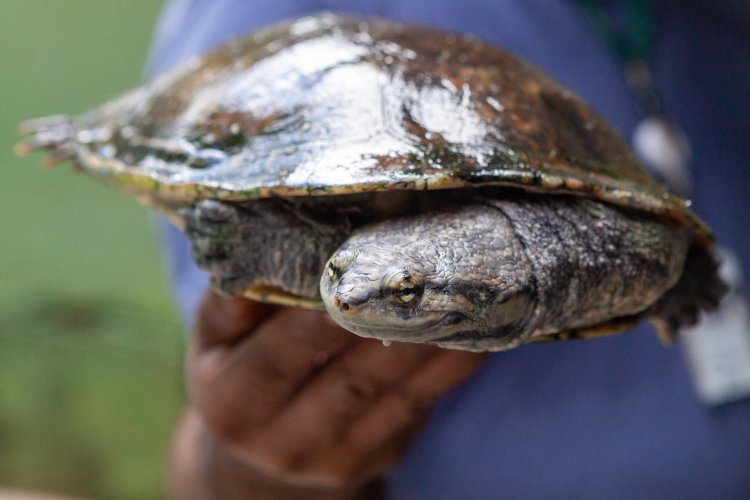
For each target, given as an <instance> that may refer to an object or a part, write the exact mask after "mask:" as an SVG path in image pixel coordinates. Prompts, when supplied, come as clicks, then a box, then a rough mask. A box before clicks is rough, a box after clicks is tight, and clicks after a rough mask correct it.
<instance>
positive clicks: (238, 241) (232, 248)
mask: <svg viewBox="0 0 750 500" xmlns="http://www.w3.org/2000/svg"><path fill="white" fill-rule="evenodd" d="M180 215H181V216H182V217H183V218H184V219H185V232H186V234H187V236H188V237H189V238H190V241H191V243H192V250H193V258H194V259H195V261H196V263H197V264H198V266H199V267H200V268H202V269H205V270H206V271H210V272H211V273H214V274H217V275H219V274H223V273H231V274H236V273H237V271H238V269H240V268H241V260H242V259H241V257H242V255H241V252H240V251H239V250H240V249H241V248H242V234H241V220H242V212H241V211H240V209H239V208H236V207H234V206H232V205H229V204H226V203H221V202H218V201H214V200H201V201H199V202H197V203H196V204H195V205H194V206H193V207H191V208H189V209H184V210H182V211H180Z"/></svg>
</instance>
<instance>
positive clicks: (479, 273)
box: [321, 204, 537, 350]
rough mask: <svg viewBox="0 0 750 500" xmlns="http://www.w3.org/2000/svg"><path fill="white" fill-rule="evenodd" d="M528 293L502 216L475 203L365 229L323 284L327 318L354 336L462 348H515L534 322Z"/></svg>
mask: <svg viewBox="0 0 750 500" xmlns="http://www.w3.org/2000/svg"><path fill="white" fill-rule="evenodd" d="M400 282H401V283H403V282H406V283H407V285H406V286H408V283H409V282H413V284H414V285H416V286H415V287H414V297H411V295H409V293H411V290H412V289H411V288H407V289H406V291H407V292H409V293H407V294H406V295H404V293H403V291H402V289H403V287H404V286H405V285H399V283H400ZM534 288H535V287H534V276H533V270H532V266H531V263H530V262H529V260H528V258H527V257H526V253H525V251H524V249H523V247H522V245H521V243H520V241H519V240H518V238H517V237H516V236H515V234H514V231H513V228H512V226H511V224H510V222H509V221H508V219H507V217H505V216H504V215H503V214H502V213H501V212H499V211H498V210H497V209H494V208H491V207H487V206H484V205H481V204H477V205H466V206H462V207H454V209H452V210H443V211H438V212H433V213H425V214H420V215H416V216H409V217H402V218H397V219H389V220H385V221H382V222H379V223H376V224H371V225H368V226H365V227H363V228H361V229H360V230H358V231H356V232H355V233H354V234H353V235H352V236H351V237H350V238H349V239H348V240H347V242H346V243H344V245H343V246H342V247H341V248H340V249H339V251H338V252H337V253H336V254H335V255H334V256H333V257H332V258H331V260H330V261H329V263H328V265H327V269H326V272H325V273H324V275H323V277H322V279H321V295H322V297H323V302H324V303H325V304H326V307H327V309H328V311H329V313H330V314H331V316H332V317H333V318H334V319H335V320H336V321H338V322H339V323H340V324H341V325H342V326H344V327H345V328H347V329H349V330H351V331H353V332H354V333H357V334H359V335H362V336H365V337H375V338H379V339H383V340H386V341H388V340H394V341H407V342H429V343H433V344H437V345H442V346H446V347H453V348H460V349H466V350H492V349H497V348H498V347H499V346H503V348H510V347H513V346H515V345H518V344H520V343H522V342H523V340H524V339H525V338H526V337H528V335H529V334H530V333H531V332H532V331H533V330H534V329H535V324H536V322H537V317H536V316H537V314H536V312H537V304H536V294H535V289H534ZM404 299H411V300H406V301H405V300H404Z"/></svg>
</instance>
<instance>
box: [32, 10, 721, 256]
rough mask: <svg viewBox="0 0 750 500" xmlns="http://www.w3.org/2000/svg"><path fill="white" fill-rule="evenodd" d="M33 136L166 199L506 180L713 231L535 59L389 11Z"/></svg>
mask: <svg viewBox="0 0 750 500" xmlns="http://www.w3.org/2000/svg"><path fill="white" fill-rule="evenodd" d="M25 131H26V132H28V133H30V134H32V137H31V138H30V139H29V140H28V141H27V142H26V143H25V144H22V149H24V150H28V149H34V148H37V147H46V148H48V149H52V151H53V160H59V159H63V158H66V157H73V159H74V162H75V163H76V164H77V165H78V166H80V167H81V168H83V169H84V170H87V171H90V172H92V173H94V174H97V175H100V176H103V177H105V178H106V179H107V180H108V181H110V182H112V183H115V184H117V185H118V186H119V187H121V188H123V189H127V190H129V191H134V192H135V193H136V194H138V195H140V196H141V197H143V198H145V199H147V200H150V201H151V202H153V203H157V204H158V203H164V204H167V205H174V204H182V203H187V202H191V201H193V200H196V199H200V198H213V199H220V200H225V201H247V200H251V199H256V198H263V197H270V196H314V195H336V194H345V193H355V192H362V191H379V190H391V189H420V190H422V189H448V188H462V187H469V186H487V185H500V186H515V187H520V188H523V189H527V190H539V191H554V192H564V193H571V194H580V195H585V196H592V197H596V198H598V199H601V200H604V201H607V202H611V203H614V204H617V205H621V206H625V207H630V208H634V209H639V210H645V211H649V212H653V213H656V214H660V215H664V216H667V217H669V218H672V219H674V220H676V221H678V222H680V223H684V224H686V225H688V226H689V227H691V228H692V229H693V231H694V233H695V235H696V236H697V237H698V239H699V240H704V241H706V242H708V241H710V239H711V237H710V232H709V230H708V229H707V228H706V226H705V225H704V224H703V223H702V222H701V221H700V220H699V219H698V218H697V217H696V216H695V215H693V214H692V212H691V211H690V210H688V208H687V202H686V201H685V200H683V199H681V198H678V197H676V196H674V195H672V194H670V193H669V192H668V191H667V190H666V189H665V188H664V187H663V186H662V185H661V184H659V183H658V182H657V181H656V180H654V179H653V178H652V177H651V176H650V175H649V174H648V173H647V172H646V171H645V170H644V169H643V167H642V166H640V165H639V163H638V162H637V160H636V159H635V158H634V156H633V154H632V153H631V152H630V150H629V148H628V147H627V145H626V144H625V142H624V141H623V140H622V138H621V137H620V136H619V135H618V134H617V132H616V131H614V130H613V128H612V127H611V126H610V125H608V124H607V123H606V122H605V121H604V120H603V119H602V118H600V117H599V116H598V115H597V114H596V113H595V112H594V111H593V110H592V109H591V108H589V107H588V106H587V105H586V104H585V103H584V102H583V101H582V100H581V99H580V98H578V97H577V96H575V95H574V94H573V93H572V92H570V91H569V90H567V89H565V88H563V87H562V86H560V85H559V84H557V83H556V82H554V81H553V80H552V79H550V78H549V77H548V76H546V75H545V74H544V73H542V72H541V71H540V70H539V69H537V68H536V67H534V66H533V65H531V64H529V63H527V62H525V61H522V60H520V59H519V58H517V57H515V56H513V55H511V54H509V53H508V52H506V51H504V50H501V49H499V48H497V47H495V46H492V45H489V44H487V43H485V42H482V41H480V40H478V39H476V38H473V37H470V36H462V35H456V34H451V33H446V32H443V31H439V30H435V29H432V28H428V27H423V26H414V25H405V24H401V23H395V22H390V21H386V20H381V19H357V18H351V17H343V16H339V15H331V14H324V15H318V16H314V17H308V18H304V19H300V20H296V21H293V22H288V23H283V24H279V25H275V26H273V27H271V28H268V29H265V30H263V31H260V32H258V33H256V34H253V35H250V36H247V37H244V38H240V39H237V40H234V41H232V42H230V43H228V44H225V45H223V46H221V47H219V48H217V49H216V50H214V51H213V52H210V53H208V54H206V55H204V56H202V57H196V58H193V59H191V60H189V61H187V62H186V63H185V64H183V65H182V66H181V67H178V68H177V69H175V70H173V71H171V72H170V73H168V74H166V75H164V76H162V77H160V78H157V79H155V80H154V81H152V82H150V83H148V84H146V85H144V86H143V87H141V88H139V89H136V90H135V91H132V92H130V93H128V94H126V95H124V96H122V97H121V98H119V99H117V100H115V101H112V102H110V103H108V104H105V105H103V106H102V107H100V108H98V109H95V110H93V111H91V112H89V113H87V114H84V115H82V116H80V117H76V118H70V119H66V118H60V119H52V120H49V119H47V120H45V119H42V120H39V121H32V122H29V123H28V124H27V125H26V126H25ZM45 134H46V135H45Z"/></svg>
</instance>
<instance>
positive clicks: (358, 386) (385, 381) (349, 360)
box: [253, 340, 439, 470]
mask: <svg viewBox="0 0 750 500" xmlns="http://www.w3.org/2000/svg"><path fill="white" fill-rule="evenodd" d="M438 352H439V349H438V348H435V347H432V346H426V345H420V344H403V343H399V344H393V345H392V346H390V347H385V346H383V345H382V343H380V342H378V341H375V340H360V341H359V342H358V343H357V344H356V345H354V346H352V347H351V348H350V349H349V350H347V351H346V352H344V353H343V354H342V355H341V356H339V358H338V359H336V360H335V361H334V362H333V363H332V364H331V365H329V366H328V367H326V369H325V370H324V371H322V372H321V373H320V374H318V376H317V377H316V378H315V379H314V380H313V381H312V382H311V383H310V384H309V385H307V386H306V387H305V388H304V389H303V390H302V391H301V392H300V393H299V395H298V396H297V397H296V398H295V399H294V401H292V402H291V403H290V404H289V405H288V406H287V407H286V408H284V409H283V412H282V413H280V414H279V415H278V417H277V418H276V419H275V420H274V421H273V422H272V424H271V425H270V426H269V428H268V429H267V432H265V433H263V434H262V435H259V436H257V439H256V440H255V441H254V442H253V447H254V449H255V450H257V452H258V454H259V456H264V457H265V458H264V460H265V461H267V462H269V463H276V464H278V466H279V467H280V468H286V469H291V470H293V469H295V468H297V467H302V468H305V467H308V465H307V464H308V463H310V462H316V460H317V458H318V457H319V456H324V455H327V454H329V453H330V450H331V449H332V448H335V447H337V446H338V445H339V444H340V443H341V442H342V441H343V440H344V439H345V438H346V436H347V434H348V431H349V429H350V427H351V426H352V424H353V423H354V422H356V421H357V419H358V417H359V416H360V415H361V414H363V413H364V412H366V411H367V410H368V409H369V408H370V407H371V406H372V405H373V404H374V403H375V402H376V401H377V400H378V399H379V398H380V397H381V396H382V395H383V394H385V393H387V392H389V391H391V390H392V388H393V387H394V386H396V385H398V384H400V383H402V382H403V381H404V379H405V378H406V377H407V376H409V375H410V374H411V373H412V372H413V371H414V370H416V369H417V368H419V367H420V366H421V365H422V364H423V363H424V362H425V360H427V359H429V358H430V357H432V356H435V355H437V354H438Z"/></svg>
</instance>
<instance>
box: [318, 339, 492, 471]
mask: <svg viewBox="0 0 750 500" xmlns="http://www.w3.org/2000/svg"><path fill="white" fill-rule="evenodd" d="M486 358H487V355H486V354H477V353H469V352H462V351H451V350H441V351H440V353H439V354H438V355H436V356H434V357H432V358H430V359H429V360H428V361H427V362H426V363H425V364H424V365H423V366H421V367H420V369H419V370H418V371H416V372H414V373H413V374H412V375H411V376H410V377H408V379H406V380H404V381H403V383H402V384H399V385H397V386H395V387H394V388H393V390H392V391H391V392H389V393H388V394H386V395H385V396H384V397H383V398H381V399H380V400H379V401H378V402H377V404H375V405H374V406H373V407H372V408H371V409H370V411H368V412H367V414H365V415H362V417H361V418H360V419H358V420H357V421H356V422H355V423H354V424H353V426H352V427H351V429H350V431H349V434H348V436H347V439H346V440H345V441H344V442H343V443H342V444H341V446H340V447H339V448H338V449H337V450H336V451H335V452H334V453H332V454H331V455H330V456H329V457H325V458H324V459H321V460H319V461H318V462H317V464H314V463H311V464H310V465H311V467H312V468H313V469H314V468H315V467H320V466H324V467H326V468H329V469H331V470H337V471H343V472H344V473H345V474H346V475H348V476H350V477H352V476H363V475H364V476H369V475H371V474H375V473H377V472H379V471H382V470H385V469H386V468H387V467H388V466H390V465H393V464H394V463H395V462H396V461H397V460H398V458H399V457H400V456H401V454H402V453H403V452H404V451H405V450H406V447H407V446H408V445H409V443H411V441H412V439H413V437H414V435H415V434H416V431H417V430H418V429H420V428H421V425H422V423H423V422H424V421H425V420H426V418H427V417H428V415H429V412H430V411H431V410H432V408H433V407H434V406H435V404H436V403H437V402H438V400H439V399H440V398H441V397H442V396H443V395H444V394H446V393H447V392H449V391H450V390H451V389H453V388H455V387H456V386H457V385H458V384H460V383H461V382H463V381H465V380H466V379H467V378H468V377H469V376H471V375H472V374H473V373H474V372H475V371H476V370H477V369H478V368H479V367H480V366H481V365H482V363H483V362H484V360H485V359H486Z"/></svg>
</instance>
